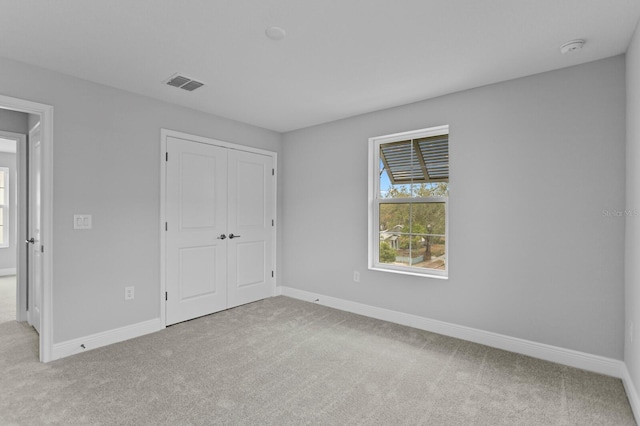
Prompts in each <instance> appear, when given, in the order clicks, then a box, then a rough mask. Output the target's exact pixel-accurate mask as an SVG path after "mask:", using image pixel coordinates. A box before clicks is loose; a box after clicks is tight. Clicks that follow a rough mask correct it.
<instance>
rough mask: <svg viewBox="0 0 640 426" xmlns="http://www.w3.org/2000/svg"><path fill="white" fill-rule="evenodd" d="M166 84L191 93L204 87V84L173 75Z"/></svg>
mask: <svg viewBox="0 0 640 426" xmlns="http://www.w3.org/2000/svg"><path fill="white" fill-rule="evenodd" d="M166 84H167V85H169V86H173V87H178V88H180V89H183V90H186V91H189V92H193V91H194V90H196V89H197V88H198V87H202V86H204V83H200V82H199V81H196V80H193V79H191V78H189V77H185V76H183V75H178V74H174V75H172V76H171V77H169V79H168V80H167V81H166Z"/></svg>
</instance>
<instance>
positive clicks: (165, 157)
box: [164, 152, 169, 161]
mask: <svg viewBox="0 0 640 426" xmlns="http://www.w3.org/2000/svg"><path fill="white" fill-rule="evenodd" d="M164 161H169V153H168V152H165V153H164Z"/></svg>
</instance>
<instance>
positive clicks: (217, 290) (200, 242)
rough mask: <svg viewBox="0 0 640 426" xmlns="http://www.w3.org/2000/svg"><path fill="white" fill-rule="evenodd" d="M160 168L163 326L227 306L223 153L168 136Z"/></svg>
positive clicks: (224, 163)
mask: <svg viewBox="0 0 640 426" xmlns="http://www.w3.org/2000/svg"><path fill="white" fill-rule="evenodd" d="M167 152H169V153H170V155H171V158H170V161H168V162H167V167H166V179H167V181H166V191H167V192H166V218H167V232H166V288H167V303H166V323H167V325H170V324H175V323H177V322H181V321H186V320H188V319H192V318H196V317H199V316H202V315H207V314H210V313H213V312H217V311H220V310H222V309H225V308H226V306H227V296H226V293H227V284H226V277H227V247H226V241H225V240H223V239H220V238H219V237H220V235H221V234H224V233H226V223H227V207H226V204H227V151H226V149H224V148H220V147H216V146H212V145H208V144H203V143H198V142H194V141H188V140H184V139H178V138H173V137H169V138H167Z"/></svg>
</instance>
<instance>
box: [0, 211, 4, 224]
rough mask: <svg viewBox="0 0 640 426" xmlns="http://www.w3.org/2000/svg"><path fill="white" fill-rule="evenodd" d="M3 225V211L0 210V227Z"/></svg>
mask: <svg viewBox="0 0 640 426" xmlns="http://www.w3.org/2000/svg"><path fill="white" fill-rule="evenodd" d="M2 225H4V209H3V208H0V226H2Z"/></svg>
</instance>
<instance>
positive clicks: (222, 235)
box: [218, 234, 233, 240]
mask: <svg viewBox="0 0 640 426" xmlns="http://www.w3.org/2000/svg"><path fill="white" fill-rule="evenodd" d="M231 235H233V234H231ZM231 235H229V237H230V238H233V237H232V236H231ZM225 238H227V236H226V235H224V234H220V236H219V237H218V239H219V240H224V239H225Z"/></svg>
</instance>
